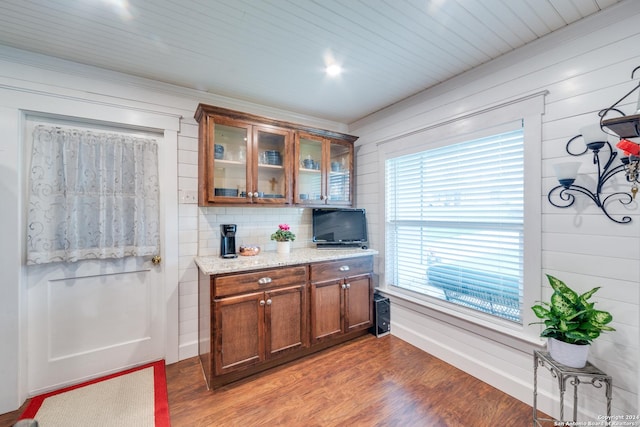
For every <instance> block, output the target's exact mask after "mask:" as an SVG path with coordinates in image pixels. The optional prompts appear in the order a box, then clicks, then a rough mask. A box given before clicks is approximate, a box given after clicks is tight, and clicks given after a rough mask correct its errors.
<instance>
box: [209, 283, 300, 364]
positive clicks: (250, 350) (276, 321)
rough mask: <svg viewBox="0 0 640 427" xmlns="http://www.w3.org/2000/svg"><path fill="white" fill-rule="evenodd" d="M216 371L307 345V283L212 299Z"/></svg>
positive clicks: (262, 359) (258, 360) (256, 361)
mask: <svg viewBox="0 0 640 427" xmlns="http://www.w3.org/2000/svg"><path fill="white" fill-rule="evenodd" d="M213 312H214V325H215V327H214V337H215V338H216V339H215V341H214V349H213V352H214V361H215V371H214V372H215V375H222V374H226V373H229V372H232V371H235V370H238V369H242V368H244V367H246V366H249V365H254V364H257V363H260V362H263V361H265V360H269V359H273V358H276V357H278V356H280V355H282V354H286V353H287V352H290V351H293V350H295V349H298V348H303V347H307V346H308V345H309V344H308V342H309V340H308V338H307V333H306V332H307V328H306V325H307V318H308V317H307V315H306V312H307V304H306V285H305V284H301V285H298V286H292V287H287V288H282V289H275V290H272V291H267V292H260V293H250V294H247V295H239V296H233V297H227V298H222V299H219V300H214V302H213Z"/></svg>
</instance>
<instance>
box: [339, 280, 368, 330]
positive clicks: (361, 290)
mask: <svg viewBox="0 0 640 427" xmlns="http://www.w3.org/2000/svg"><path fill="white" fill-rule="evenodd" d="M346 283H347V286H348V288H347V293H346V303H345V305H346V315H345V322H346V324H347V326H346V329H347V331H352V330H355V329H362V328H368V327H369V326H371V325H372V324H373V316H372V315H373V313H372V308H371V307H372V305H371V304H372V302H371V301H372V298H373V294H372V288H371V279H370V276H369V275H367V276H359V277H351V278H348V279H347V280H346Z"/></svg>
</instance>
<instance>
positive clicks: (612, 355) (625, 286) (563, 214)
mask: <svg viewBox="0 0 640 427" xmlns="http://www.w3.org/2000/svg"><path fill="white" fill-rule="evenodd" d="M638 65H640V2H632V1H630V2H624V3H622V4H620V5H618V6H615V7H612V8H611V9H608V10H606V11H605V12H604V13H602V14H601V15H599V16H596V17H592V18H587V19H585V20H583V21H581V22H578V23H576V24H574V25H572V26H570V27H569V28H566V29H565V30H562V31H560V32H558V33H556V34H553V35H551V36H549V37H547V38H544V39H541V40H538V41H537V42H536V43H533V44H531V45H529V46H526V47H525V48H523V49H520V50H518V51H517V52H513V53H511V54H508V55H504V56H503V57H501V58H499V59H497V60H495V61H493V62H491V63H488V64H485V65H484V66H482V67H479V68H477V69H475V70H472V71H470V72H468V73H466V74H465V75H463V76H460V77H458V78H456V79H453V80H451V81H449V82H446V83H444V84H442V85H440V86H438V87H436V88H434V89H431V90H428V91H425V92H423V93H421V94H419V95H416V96H414V97H412V98H409V99H407V100H405V101H403V102H401V103H398V104H396V105H393V106H391V107H389V108H387V109H385V110H382V111H380V112H378V113H376V114H374V115H372V116H370V117H367V118H365V119H363V120H361V121H359V122H357V123H354V124H352V125H351V126H350V129H349V132H350V133H353V134H355V135H358V136H359V137H360V139H359V140H358V141H357V145H358V149H357V153H358V155H357V161H358V174H357V204H358V206H359V207H364V208H366V209H367V211H368V214H369V222H370V230H372V232H374V233H375V230H381V225H382V223H383V221H384V212H383V211H382V206H383V204H382V201H381V199H382V197H383V195H382V194H381V188H382V186H381V182H380V180H381V179H383V175H382V171H381V170H379V163H378V162H379V160H378V147H377V145H376V143H377V142H379V141H383V140H385V139H387V138H390V137H392V136H397V135H401V134H404V133H407V132H409V131H413V130H416V129H420V128H424V127H427V126H430V125H433V124H437V123H440V122H444V121H446V120H448V119H451V118H453V117H456V116H458V115H461V114H464V113H465V112H471V111H476V110H481V109H483V108H485V107H486V106H489V105H494V104H499V103H502V102H504V101H506V100H508V99H513V98H517V97H519V96H522V95H525V94H528V93H534V92H538V91H544V90H547V91H548V92H549V93H548V95H547V96H546V97H545V102H546V105H545V114H544V115H543V116H542V120H543V123H542V140H543V146H542V155H543V160H542V165H541V167H542V176H543V178H542V182H541V183H540V189H539V191H540V194H539V196H540V197H541V199H542V273H550V274H553V275H555V276H557V277H560V278H561V279H563V280H565V281H566V282H567V283H568V284H570V285H573V286H574V287H576V288H577V289H578V290H581V291H586V290H588V289H591V288H592V287H595V286H599V285H602V287H603V288H602V289H601V290H600V291H599V292H598V293H597V294H596V300H597V301H598V306H599V308H601V309H605V310H609V311H611V312H612V313H613V315H614V327H616V328H617V332H614V333H610V334H605V335H603V336H602V337H601V338H600V339H599V340H598V341H597V342H596V343H594V344H593V345H592V348H591V357H590V360H591V361H592V362H593V363H594V364H595V365H596V366H598V367H599V368H601V369H602V370H604V371H605V372H607V373H608V374H609V375H611V376H612V377H613V382H614V392H613V411H612V412H613V414H614V415H628V414H637V413H638V407H639V404H638V384H639V381H638V379H639V377H640V367H639V362H638V350H639V348H638V347H639V341H640V332H639V331H640V328H639V323H640V322H639V320H640V319H639V313H640V292H639V286H640V210H638V209H637V206H635V209H634V210H632V211H631V212H630V213H631V216H632V217H633V222H632V224H631V225H618V224H614V223H612V222H611V221H609V220H608V219H607V218H606V217H605V216H604V215H602V214H601V213H600V212H599V210H598V209H597V208H595V207H593V206H583V205H582V204H579V205H580V211H579V212H577V211H576V209H574V208H570V209H559V208H555V207H553V206H551V205H549V203H548V202H547V200H546V194H547V192H548V191H549V190H550V189H551V188H552V187H553V186H555V185H557V184H556V180H555V177H554V174H553V172H552V167H551V165H552V164H553V163H554V162H560V161H565V160H566V158H567V157H568V155H566V153H565V152H564V147H565V144H566V142H567V140H568V139H570V138H571V137H573V136H574V135H576V134H578V133H579V128H580V126H583V125H586V124H590V123H596V122H597V121H598V116H597V112H598V111H599V110H600V109H603V108H606V107H609V106H610V105H611V104H613V103H614V102H615V101H617V100H618V99H619V98H620V97H621V96H623V95H624V94H625V93H627V91H629V90H631V89H632V88H633V87H634V86H635V85H636V84H637V83H638V80H637V78H636V80H634V81H632V80H631V79H630V77H631V71H632V70H633V69H634V68H635V67H636V66H638ZM636 77H638V76H636ZM636 100H637V97H636V95H634V96H633V99H631V100H630V101H628V102H627V103H626V104H625V105H624V106H623V107H622V108H623V111H625V112H626V113H627V114H629V113H632V112H634V111H635V107H636ZM583 161H584V165H583V169H582V172H583V173H585V172H586V171H591V170H593V169H592V168H593V166H592V165H591V164H590V159H588V158H587V156H585V157H584V159H583ZM625 189H626V190H627V191H628V187H627V188H625ZM613 211H614V212H618V213H621V212H623V210H621V209H620V208H617V207H614V209H613ZM371 240H372V241H373V242H372V247H374V248H380V249H382V242H384V240H383V236H382V235H380V234H378V235H375V234H373V235H372V236H371ZM379 262H380V265H379V266H378V271H379V272H381V273H383V270H384V269H383V265H382V262H383V261H382V260H379ZM381 282H382V283H384V281H383V280H382V279H381ZM537 292H538V293H539V294H542V295H543V296H544V297H545V298H548V296H549V288H548V286H547V285H546V284H541V286H540V289H538V290H537ZM525 309H528V308H525ZM391 315H392V319H391V323H392V333H393V334H395V335H398V336H399V337H401V338H403V339H406V340H407V341H409V342H411V343H413V344H415V345H417V346H419V347H420V348H423V349H425V350H426V351H429V352H430V353H432V354H434V355H436V356H438V357H440V358H442V359H444V360H445V361H447V362H449V363H452V364H454V365H456V366H458V367H460V368H462V369H463V370H465V371H467V372H469V373H471V374H473V375H475V376H477V377H479V378H480V379H482V380H484V381H486V382H488V383H490V384H492V385H494V386H496V387H497V388H499V389H502V390H505V391H506V392H508V393H510V394H512V395H513V396H516V397H517V398H519V399H521V400H523V401H524V402H527V403H529V404H531V403H532V387H533V385H532V382H533V381H532V375H533V363H532V351H533V349H534V348H539V347H538V346H537V345H535V344H534V343H530V342H528V341H526V340H518V339H516V338H513V337H507V336H504V335H502V334H499V333H496V332H492V331H489V330H486V329H483V328H481V327H478V326H476V325H474V324H472V323H469V322H463V321H459V320H456V319H453V318H452V317H451V316H448V315H445V314H442V313H440V312H437V311H434V310H433V309H428V308H424V307H423V306H421V305H420V304H418V303H416V302H414V301H410V300H407V299H403V298H397V297H392V308H391ZM532 327H533V326H532ZM544 373H545V372H541V375H542V374H544ZM547 377H548V375H547ZM540 387H541V388H542V395H541V396H540V399H541V401H540V402H539V407H540V406H541V407H542V409H544V410H545V411H546V412H547V413H552V414H556V415H557V412H558V405H557V404H556V403H554V402H555V400H556V399H557V397H558V393H557V390H555V387H554V383H553V382H551V381H550V379H549V378H546V379H544V378H543V379H542V382H541V384H540ZM581 392H585V395H586V396H587V397H586V400H585V402H583V407H584V408H589V409H588V410H587V411H586V413H585V414H584V416H590V417H597V415H602V414H604V413H605V412H604V410H605V407H604V396H603V392H602V391H601V390H595V389H591V390H584V391H581Z"/></svg>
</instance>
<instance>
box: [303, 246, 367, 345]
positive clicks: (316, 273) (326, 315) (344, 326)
mask: <svg viewBox="0 0 640 427" xmlns="http://www.w3.org/2000/svg"><path fill="white" fill-rule="evenodd" d="M372 269H373V259H372V258H371V257H361V258H350V259H345V260H340V261H331V262H323V263H318V264H312V265H311V341H312V344H316V343H320V342H323V341H326V340H331V339H334V338H336V337H339V336H340V335H343V334H346V333H349V332H353V331H358V330H366V329H368V328H369V327H371V325H373V305H372V301H373V286H372V283H371V271H372Z"/></svg>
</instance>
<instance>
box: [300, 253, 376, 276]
mask: <svg viewBox="0 0 640 427" xmlns="http://www.w3.org/2000/svg"><path fill="white" fill-rule="evenodd" d="M372 271H373V257H370V256H367V257H357V258H347V259H342V260H338V261H329V262H321V263H318V264H311V281H312V282H324V281H327V280H336V279H342V278H343V277H351V276H357V275H360V274H367V273H371V272H372Z"/></svg>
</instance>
